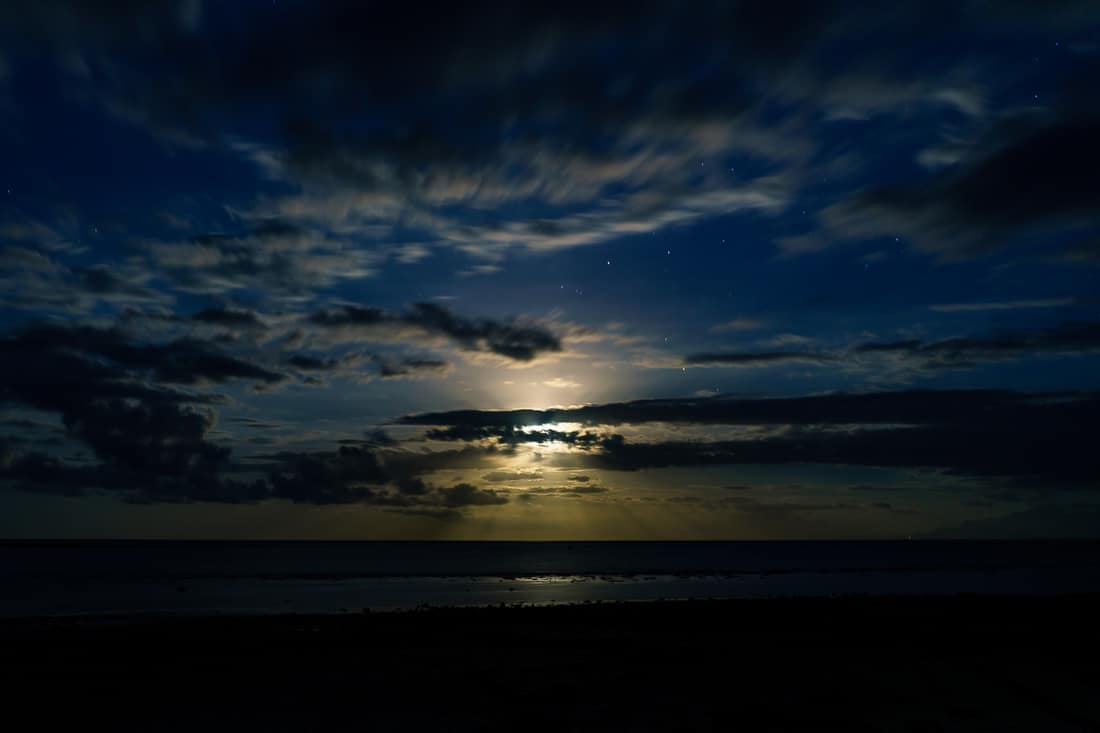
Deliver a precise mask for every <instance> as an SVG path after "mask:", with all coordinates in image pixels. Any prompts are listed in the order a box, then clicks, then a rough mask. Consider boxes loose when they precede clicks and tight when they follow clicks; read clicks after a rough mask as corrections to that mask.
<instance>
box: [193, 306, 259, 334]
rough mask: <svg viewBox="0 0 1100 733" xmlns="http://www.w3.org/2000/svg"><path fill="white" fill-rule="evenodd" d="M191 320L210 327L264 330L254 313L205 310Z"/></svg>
mask: <svg viewBox="0 0 1100 733" xmlns="http://www.w3.org/2000/svg"><path fill="white" fill-rule="evenodd" d="M191 320H193V321H198V322H199V323H205V324H208V325H212V326H226V327H228V328H244V329H253V328H254V329H258V330H265V329H266V328H267V324H265V323H264V322H263V321H262V320H260V317H259V316H258V315H257V314H256V312H255V311H250V310H244V309H233V308H205V309H203V310H201V311H199V312H197V313H195V314H193V315H192V316H191Z"/></svg>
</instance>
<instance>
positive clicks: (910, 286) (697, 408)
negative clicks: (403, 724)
mask: <svg viewBox="0 0 1100 733" xmlns="http://www.w3.org/2000/svg"><path fill="white" fill-rule="evenodd" d="M1098 31H1100V13H1098V12H1097V11H1096V7H1095V5H1094V4H1092V3H1074V2H1065V3H1057V4H1049V5H1043V6H1041V7H1040V6H1038V5H1034V4H1030V3H998V4H996V5H991V4H989V3H982V2H962V3H943V4H940V3H901V4H897V5H896V6H895V7H892V8H890V9H879V10H874V9H868V8H866V7H862V6H861V5H860V4H855V3H851V4H849V3H770V4H767V5H766V6H764V5H761V4H756V3H713V4H712V3H702V4H693V5H691V6H690V7H680V6H679V5H678V4H675V3H664V2H653V3H642V4H640V5H638V4H631V5H630V6H626V5H622V6H620V5H618V4H606V5H604V4H601V5H599V6H595V7H592V6H591V4H572V3H553V4H545V5H544V4H541V3H535V4H530V5H525V6H523V8H519V7H518V6H517V7H513V6H508V5H499V4H494V3H475V4H472V5H464V6H461V7H457V6H456V7H454V8H448V9H444V10H440V11H436V12H434V13H426V12H423V11H422V10H419V9H415V8H408V7H404V6H402V5H400V4H373V5H362V4H359V3H341V2H334V3H305V2H286V1H285V0H284V1H281V2H277V3H274V2H273V3H268V2H256V3H234V4H232V5H231V6H229V7H225V6H223V5H215V4H211V3H207V2H201V1H199V0H186V1H183V2H154V3H132V4H129V3H123V4H121V5H120V4H110V5H109V6H107V5H104V6H100V5H88V4H82V3H66V2H36V3H19V2H16V3H10V4H8V5H7V6H6V7H5V9H4V10H2V11H0V40H2V41H3V42H2V44H0V48H2V49H3V50H2V51H0V130H2V131H3V134H2V135H0V158H2V159H3V160H4V161H5V164H4V166H3V180H2V181H0V282H2V283H3V290H2V293H0V327H2V329H3V334H2V338H3V348H4V352H5V353H4V361H5V364H6V366H5V367H4V372H3V374H0V377H2V382H3V384H2V387H0V389H2V391H0V400H2V401H3V402H2V405H0V409H2V410H3V423H2V425H0V435H2V436H3V437H2V438H0V458H2V462H0V466H2V469H3V470H2V473H0V482H2V483H3V487H4V488H2V489H0V503H2V504H3V506H4V507H6V509H5V511H3V512H2V513H0V514H2V515H3V516H4V517H5V518H4V519H3V520H2V521H0V532H3V533H4V534H5V535H12V536H14V535H19V536H181V537H192V536H193V537H211V536H219V537H260V536H264V537H268V536H276V537H283V536H286V537H356V538H359V537H362V538H371V537H378V538H383V537H385V538H394V537H396V538H417V537H489V538H527V537H531V538H536V537H537V538H570V537H591V538H609V539H615V538H626V537H631V538H666V537H677V538H695V537H698V538H719V537H720V538H740V537H751V538H761V537H768V538H773V537H774V538H784V537H811V536H812V537H870V536H873V537H880V536H881V537H897V536H911V535H917V536H924V535H937V536H939V535H946V536H1001V535H1006V536H1021V534H1027V533H1028V532H1031V533H1033V534H1043V535H1049V534H1061V535H1067V536H1077V535H1080V534H1082V533H1085V534H1088V533H1090V531H1085V530H1082V527H1086V528H1087V527H1089V526H1096V525H1095V523H1094V524H1093V525H1089V523H1088V518H1090V517H1091V518H1095V517H1096V512H1097V509H1096V506H1095V502H1094V498H1093V491H1092V489H1094V488H1095V486H1096V483H1097V480H1098V478H1100V474H1098V473H1097V466H1096V464H1095V461H1094V459H1092V458H1091V457H1090V456H1089V455H1088V451H1087V450H1085V449H1084V447H1083V446H1084V445H1085V438H1086V437H1087V431H1088V425H1090V424H1091V423H1089V416H1090V415H1092V416H1095V411H1096V407H1097V399H1096V396H1095V390H1096V388H1097V379H1096V376H1095V375H1096V373H1097V369H1096V367H1097V352H1098V350H1100V321H1098V320H1097V316H1098V306H1100V300H1098V297H1097V295H1098V293H1100V288H1098V280H1097V274H1098V272H1100V268H1098V267H1097V264H1098V263H1100V226H1098V224H1100V212H1098V209H1097V206H1096V202H1097V201H1100V196H1098V195H1097V194H1098V193H1100V191H1098V190H1097V184H1096V180H1097V179H1096V175H1095V171H1096V166H1097V165H1098V164H1100V145H1098V144H1097V142H1096V141H1097V139H1098V138H1097V136H1096V131H1097V129H1098V128H1097V120H1098V119H1100V110H1098V109H1097V107H1096V103H1095V99H1094V95H1093V94H1092V93H1091V87H1090V80H1091V79H1094V78H1095V74H1096V71H1097V61H1098V59H1100V33H1098ZM1055 393H1056V394H1055ZM852 395H856V396H859V397H860V398H866V399H869V400H871V401H872V402H875V401H877V402H878V403H879V404H882V405H889V406H890V407H889V409H888V410H887V409H885V408H883V409H884V411H885V412H887V413H889V420H886V419H878V418H876V419H873V420H870V421H868V422H861V421H859V420H853V419H849V418H848V417H844V416H843V415H841V416H839V417H837V416H833V417H829V416H828V415H827V414H823V413H821V410H823V409H824V408H822V407H821V405H820V404H819V403H817V402H813V401H806V400H807V398H808V397H822V398H825V399H827V400H833V401H834V402H833V403H829V404H839V403H840V401H841V400H843V399H845V398H846V396H852ZM953 395H954V397H952V396H953ZM644 400H672V401H676V404H677V405H680V406H681V407H682V408H683V409H682V410H681V411H680V412H678V413H677V416H676V418H675V419H673V420H668V419H664V418H662V419H657V418H655V417H653V416H652V415H651V414H650V411H649V408H648V407H647V405H648V404H649V403H644V404H642V405H636V408H637V409H635V410H634V411H633V412H630V413H629V414H630V415H633V416H634V417H631V418H629V419H624V418H623V417H622V416H619V417H616V418H615V419H614V420H604V419H603V418H599V419H594V420H593V419H590V418H584V419H579V420H576V419H574V418H576V415H575V414H573V413H569V412H566V413H563V414H562V415H557V416H556V418H561V419H556V418H555V419H554V420H549V417H547V416H546V415H543V417H546V419H547V420H549V421H548V422H545V423H538V424H535V423H531V422H529V420H528V417H527V416H526V413H512V412H498V411H513V410H517V409H521V408H533V409H537V410H545V409H547V408H553V407H558V408H568V407H573V408H576V407H580V406H583V405H606V406H612V407H613V406H615V405H622V404H634V403H637V401H644ZM939 400H946V403H947V404H954V405H957V409H956V410H954V411H951V410H945V411H944V412H943V413H942V414H938V415H937V416H936V417H935V419H934V420H930V419H928V418H927V416H926V415H923V413H922V409H923V407H922V406H923V405H926V404H929V403H930V402H931V403H935V404H939V402H937V401H939ZM714 405H719V406H721V407H722V410H723V412H722V415H723V417H722V418H721V419H720V420H718V421H715V419H713V418H704V417H702V416H701V414H702V413H708V411H710V410H712V409H714V408H713V406H714ZM1051 405H1054V407H1051ZM830 409H832V408H830ZM455 410H464V411H466V412H463V413H455V412H454V411H455ZM693 410H694V412H693ZM742 410H745V411H748V412H750V413H752V414H757V415H758V419H759V420H760V422H758V423H747V422H745V421H744V420H743V419H742V418H740V417H739V415H740V411H742ZM975 410H977V412H974V411H975ZM469 411H474V412H473V413H471V412H469ZM490 411H492V412H490ZM1090 411H1091V412H1090ZM612 412H614V410H612ZM825 412H826V413H827V412H828V410H825ZM422 413H430V414H431V415H433V416H434V417H432V418H431V419H432V420H436V422H434V423H433V422H431V421H430V420H428V419H425V418H415V419H410V418H409V416H410V415H414V414H422ZM773 413H774V414H773ZM472 414H474V415H475V416H474V417H471V415H472ZM517 414H519V415H520V417H516V415H517ZM616 414H618V413H616ZM775 414H781V415H783V420H779V419H778V418H777V417H775ZM638 416H641V417H638ZM991 416H996V420H994V419H993V417H991ZM842 418H843V419H842ZM861 419H863V418H861ZM539 425H541V426H542V427H539ZM475 427H476V428H478V429H480V430H481V432H480V433H476V431H475V433H471V432H470V430H471V429H472V428H475ZM448 431H450V432H448ZM882 431H888V432H889V431H892V432H889V435H888V436H887V435H886V434H885V433H883V432H882ZM884 436H885V437H884ZM887 438H888V439H887ZM956 440H961V441H973V444H974V447H973V449H972V450H971V452H970V453H969V454H959V453H958V452H957V451H955V450H949V447H950V446H951V445H952V444H953V441H956ZM624 446H625V447H624ZM1029 446H1031V447H1029ZM998 451H1002V452H1003V451H1008V452H1010V453H1011V452H1013V451H1024V452H1025V453H1027V460H1024V459H1022V458H1020V459H1016V458H1013V459H1011V460H1009V459H1006V460H1005V461H1004V462H1003V464H999V465H998V464H994V463H991V462H990V460H989V456H991V455H997V453H998ZM641 456H664V458H662V459H661V460H660V461H656V463H655V462H654V461H653V460H649V459H646V460H639V458H640V457H641ZM657 464H660V465H657ZM486 477H489V478H486ZM580 477H584V480H582V479H581V478H580ZM734 485H735V486H737V487H739V488H737V489H735V490H731V489H728V488H725V487H728V486H734ZM578 489H582V490H578ZM1082 518H1084V519H1082ZM1021 527H1023V528H1025V529H1024V530H1021V529H1020V528H1021ZM1027 528H1030V529H1027Z"/></svg>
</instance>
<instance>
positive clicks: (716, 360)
mask: <svg viewBox="0 0 1100 733" xmlns="http://www.w3.org/2000/svg"><path fill="white" fill-rule="evenodd" d="M831 361H833V357H832V356H830V355H829V354H814V353H810V352H798V351H763V352H744V353H700V354H689V355H688V356H685V357H684V363H685V364H691V365H694V366H701V365H717V366H732V367H737V366H744V367H756V366H768V365H770V364H783V363H789V362H794V363H802V364H827V363H829V362H831Z"/></svg>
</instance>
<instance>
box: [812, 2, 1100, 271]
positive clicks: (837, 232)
mask: <svg viewBox="0 0 1100 733" xmlns="http://www.w3.org/2000/svg"><path fill="white" fill-rule="evenodd" d="M1095 20H1096V18H1093V21H1094V22H1095ZM1097 68H1098V66H1097V64H1096V63H1091V64H1087V65H1086V69H1087V70H1086V71H1083V72H1079V73H1080V76H1082V77H1090V76H1095V73H1096V70H1097ZM1082 89H1083V87H1081V85H1080V84H1079V83H1074V81H1073V80H1071V81H1070V82H1069V83H1068V84H1067V86H1066V88H1065V89H1063V90H1061V94H1062V96H1064V97H1066V98H1067V99H1065V100H1063V101H1062V102H1056V103H1055V104H1053V105H1049V104H1047V103H1046V100H1045V99H1044V100H1043V102H1044V106H1043V108H1038V107H1036V108H1034V109H1032V110H1029V111H1027V112H1026V113H1020V114H1016V115H1012V116H1010V117H1009V118H1008V119H1006V120H1004V121H1002V122H1000V123H999V124H997V125H994V126H993V127H991V128H990V129H989V130H987V131H986V133H985V135H984V136H982V137H981V138H980V139H979V140H978V141H976V142H975V143H974V144H973V145H972V146H969V147H964V148H962V149H960V150H958V151H956V152H954V153H953V154H952V156H951V159H950V164H949V165H947V166H946V167H945V168H944V169H943V170H941V171H939V172H937V173H935V174H934V175H931V176H928V177H926V178H924V179H922V180H918V181H917V182H915V183H900V184H893V185H889V186H881V187H875V188H870V189H868V190H865V191H863V192H860V193H858V194H856V195H853V196H851V197H849V198H848V199H846V200H844V201H841V202H839V203H837V204H834V205H832V206H830V207H827V208H826V209H825V210H824V211H823V212H822V217H821V220H822V223H823V225H824V227H825V231H826V232H827V235H829V236H834V237H837V238H840V239H846V238H863V237H870V236H876V235H883V236H886V235H888V236H897V235H901V236H904V237H905V238H906V239H908V240H910V241H911V242H912V243H913V244H914V246H915V247H916V248H917V249H919V250H921V251H924V252H929V253H932V254H935V255H937V256H939V257H941V258H943V259H958V258H965V257H973V256H977V255H982V254H988V253H990V252H992V251H995V250H1000V249H1004V248H1007V247H1010V246H1013V245H1020V244H1021V242H1024V241H1026V237H1027V236H1028V235H1033V236H1032V241H1031V244H1032V246H1034V241H1035V240H1034V235H1036V234H1038V235H1039V236H1041V239H1039V242H1040V246H1043V247H1045V248H1047V249H1061V250H1062V252H1061V254H1056V255H1055V257H1061V258H1068V259H1090V258H1091V256H1092V247H1091V244H1092V242H1093V241H1094V240H1095V236H1096V228H1097V227H1098V226H1100V204H1098V203H1097V202H1098V201H1100V183H1097V181H1096V177H1095V176H1094V175H1092V171H1094V170H1095V169H1096V167H1097V166H1098V165H1100V142H1098V140H1097V137H1096V134H1095V131H1096V129H1097V126H1098V124H1100V108H1098V107H1097V106H1096V105H1095V103H1094V102H1093V100H1092V99H1091V97H1090V96H1089V95H1087V94H1082V93H1081V92H1082ZM1040 109H1041V111H1040ZM956 158H957V160H956ZM1067 235H1068V236H1069V241H1068V243H1067V241H1066V237H1067Z"/></svg>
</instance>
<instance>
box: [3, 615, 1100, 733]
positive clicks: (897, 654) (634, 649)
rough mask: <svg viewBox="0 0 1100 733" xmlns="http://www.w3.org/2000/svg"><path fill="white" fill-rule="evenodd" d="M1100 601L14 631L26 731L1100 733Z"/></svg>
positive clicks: (14, 673)
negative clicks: (1086, 732)
mask: <svg viewBox="0 0 1100 733" xmlns="http://www.w3.org/2000/svg"><path fill="white" fill-rule="evenodd" d="M1098 611H1100V595H1054V596H1045V597H1016V596H1012V597H1006V596H991V595H984V596H966V595H958V596H943V597H906V598H900V597H894V598H890V597H860V598H854V597H853V598H814V599H808V598H802V599H796V598H787V599H755V600H724V601H704V600H695V601H668V602H644V603H641V602H640V603H590V604H578V605H562V606H552V607H514V606H496V607H491V608H484V607H483V608H425V609H421V610H417V611H409V612H402V613H365V612H355V613H352V612H349V613H344V614H325V615H300V614H299V615H266V616H265V615H252V616H236V615H221V616H199V617H195V616H189V617H178V616H170V617H111V616H98V617H94V618H90V617H79V618H23V619H6V620H4V621H3V622H0V641H2V643H3V645H4V649H5V658H6V664H5V665H3V673H2V676H3V678H4V679H3V681H2V684H3V689H4V690H5V697H6V698H7V699H8V704H7V705H6V708H7V717H8V719H9V720H20V719H23V718H22V717H16V716H22V714H23V713H27V714H29V715H31V716H32V717H31V718H29V719H28V720H32V721H34V727H35V728H38V729H51V728H56V727H57V726H68V727H74V728H75V727H77V726H81V727H83V726H91V725H96V726H97V727H98V726H100V725H108V726H110V727H111V728H113V729H115V730H229V729H234V730H351V729H365V730H460V731H467V730H469V731H474V730H546V731H551V730H553V731H563V730H593V731H595V730H601V731H605V730H821V729H835V730H914V731H916V730H991V731H992V730H998V731H1003V730H1043V731H1058V730H1066V731H1070V730H1095V729H1098V728H1100V698H1097V696H1096V695H1095V691H1096V689H1098V688H1100V668H1098V667H1097V665H1096V659H1097V652H1098V651H1100V629H1098V628H1097V625H1096V624H1095V619H1096V618H1097V615H1098V613H1097V612H1098Z"/></svg>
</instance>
